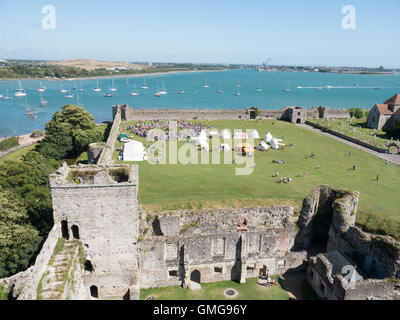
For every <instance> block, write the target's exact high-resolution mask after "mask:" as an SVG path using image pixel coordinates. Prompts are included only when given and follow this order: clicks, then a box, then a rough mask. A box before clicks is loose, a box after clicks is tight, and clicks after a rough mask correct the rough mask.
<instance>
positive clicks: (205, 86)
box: [203, 80, 210, 88]
mask: <svg viewBox="0 0 400 320" xmlns="http://www.w3.org/2000/svg"><path fill="white" fill-rule="evenodd" d="M209 87H210V86H209V85H208V84H207V80H206V81H205V83H204V86H203V88H209Z"/></svg>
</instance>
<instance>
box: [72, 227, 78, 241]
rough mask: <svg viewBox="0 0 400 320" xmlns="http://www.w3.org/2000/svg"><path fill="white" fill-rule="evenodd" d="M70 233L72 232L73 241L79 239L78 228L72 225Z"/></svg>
mask: <svg viewBox="0 0 400 320" xmlns="http://www.w3.org/2000/svg"><path fill="white" fill-rule="evenodd" d="M71 231H72V236H73V237H74V239H79V227H78V226H77V225H73V226H72V227H71Z"/></svg>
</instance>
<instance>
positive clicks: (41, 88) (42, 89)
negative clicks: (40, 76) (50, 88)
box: [37, 81, 46, 92]
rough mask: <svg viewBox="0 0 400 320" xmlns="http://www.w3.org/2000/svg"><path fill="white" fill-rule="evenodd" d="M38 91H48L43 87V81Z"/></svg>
mask: <svg viewBox="0 0 400 320" xmlns="http://www.w3.org/2000/svg"><path fill="white" fill-rule="evenodd" d="M37 91H39V92H45V91H46V88H45V87H43V85H42V81H40V88H39V89H37Z"/></svg>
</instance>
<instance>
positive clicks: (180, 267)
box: [139, 206, 306, 288]
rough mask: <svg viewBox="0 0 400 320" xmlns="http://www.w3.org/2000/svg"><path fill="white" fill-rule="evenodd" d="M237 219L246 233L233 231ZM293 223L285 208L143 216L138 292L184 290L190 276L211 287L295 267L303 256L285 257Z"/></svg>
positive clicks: (289, 212) (288, 251) (288, 253)
mask: <svg viewBox="0 0 400 320" xmlns="http://www.w3.org/2000/svg"><path fill="white" fill-rule="evenodd" d="M239 218H244V219H245V220H246V223H247V231H238V230H237V227H238V224H237V222H238V220H239ZM292 219H293V208H292V207H289V206H276V207H269V208H242V209H219V210H205V211H198V212H193V211H173V212H161V213H155V214H153V215H152V217H151V218H149V216H147V218H146V219H142V221H141V230H142V232H143V231H144V230H147V231H146V232H143V233H141V234H142V236H143V241H140V242H139V246H140V250H141V262H142V266H141V277H140V284H141V287H142V288H150V287H164V286H175V285H180V284H182V283H183V284H186V285H187V283H188V281H189V280H190V275H191V273H192V271H194V270H198V271H200V274H201V282H215V281H222V280H232V279H233V280H238V281H244V279H245V278H248V277H256V276H258V273H259V269H260V268H262V267H263V266H266V268H267V270H269V272H270V273H271V274H279V273H283V272H285V271H286V270H288V269H290V268H295V267H298V266H299V265H301V264H302V263H303V260H304V259H305V257H306V256H305V252H291V251H290V250H291V248H292V246H293V243H294V234H295V230H294V223H293V222H292ZM145 220H146V221H145ZM154 221H156V223H154ZM154 226H155V229H152V228H153V227H154ZM171 226H172V228H171ZM178 226H179V228H178ZM160 231H161V232H160ZM144 233H145V234H144ZM149 234H151V235H149ZM155 234H158V235H155Z"/></svg>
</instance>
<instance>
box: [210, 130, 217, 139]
mask: <svg viewBox="0 0 400 320" xmlns="http://www.w3.org/2000/svg"><path fill="white" fill-rule="evenodd" d="M208 136H209V137H210V138H212V137H216V136H218V130H216V129H211V130H210V131H209V132H208Z"/></svg>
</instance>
